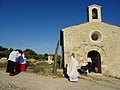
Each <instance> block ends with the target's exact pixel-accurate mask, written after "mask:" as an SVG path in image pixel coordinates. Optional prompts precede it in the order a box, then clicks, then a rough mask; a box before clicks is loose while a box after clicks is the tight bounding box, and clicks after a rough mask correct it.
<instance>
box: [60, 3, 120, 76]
mask: <svg viewBox="0 0 120 90" xmlns="http://www.w3.org/2000/svg"><path fill="white" fill-rule="evenodd" d="M111 18H113V17H111ZM87 19H88V20H87V21H88V22H86V23H82V24H78V25H74V26H70V27H67V28H64V29H62V30H61V31H60V44H61V46H62V54H63V63H64V67H65V66H66V65H67V63H68V60H69V58H70V55H71V53H75V58H76V59H77V60H78V62H79V66H82V65H83V64H85V63H86V62H87V57H90V58H91V59H92V72H95V73H101V74H103V75H109V76H114V77H120V27H119V26H116V25H112V24H108V23H105V22H102V17H101V6H99V5H96V4H93V5H90V6H88V7H87ZM113 19H114V18H113ZM95 67H97V68H98V71H97V72H96V71H95Z"/></svg>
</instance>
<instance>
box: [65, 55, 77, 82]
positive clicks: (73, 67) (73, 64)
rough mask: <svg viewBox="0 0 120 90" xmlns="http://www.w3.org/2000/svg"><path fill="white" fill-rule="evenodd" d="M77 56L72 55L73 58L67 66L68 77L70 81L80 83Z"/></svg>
mask: <svg viewBox="0 0 120 90" xmlns="http://www.w3.org/2000/svg"><path fill="white" fill-rule="evenodd" d="M74 57H75V54H74V53H72V54H71V58H70V60H69V62H68V66H67V75H68V76H69V81H72V82H76V81H78V76H79V73H78V71H77V67H78V61H77V60H76V59H75V58H74Z"/></svg>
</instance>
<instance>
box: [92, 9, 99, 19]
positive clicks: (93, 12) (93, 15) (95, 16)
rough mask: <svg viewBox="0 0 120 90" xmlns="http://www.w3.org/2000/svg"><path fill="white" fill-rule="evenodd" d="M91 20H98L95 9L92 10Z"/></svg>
mask: <svg viewBox="0 0 120 90" xmlns="http://www.w3.org/2000/svg"><path fill="white" fill-rule="evenodd" d="M92 19H98V12H97V9H95V8H94V9H93V10H92Z"/></svg>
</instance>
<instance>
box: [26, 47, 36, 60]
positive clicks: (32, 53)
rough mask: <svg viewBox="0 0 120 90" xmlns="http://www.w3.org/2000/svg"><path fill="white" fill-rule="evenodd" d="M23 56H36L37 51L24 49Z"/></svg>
mask: <svg viewBox="0 0 120 90" xmlns="http://www.w3.org/2000/svg"><path fill="white" fill-rule="evenodd" d="M25 56H26V57H27V58H34V57H35V56H37V53H36V52H35V51H33V50H31V49H26V50H25Z"/></svg>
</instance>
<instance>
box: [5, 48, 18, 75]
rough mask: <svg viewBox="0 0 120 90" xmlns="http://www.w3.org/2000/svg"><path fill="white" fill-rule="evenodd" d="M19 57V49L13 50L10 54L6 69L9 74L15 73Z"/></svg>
mask: <svg viewBox="0 0 120 90" xmlns="http://www.w3.org/2000/svg"><path fill="white" fill-rule="evenodd" d="M17 57H19V51H18V50H14V51H12V52H11V53H10V55H9V58H8V64H7V69H6V72H7V73H9V76H13V75H14V68H15V62H16V59H17Z"/></svg>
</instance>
